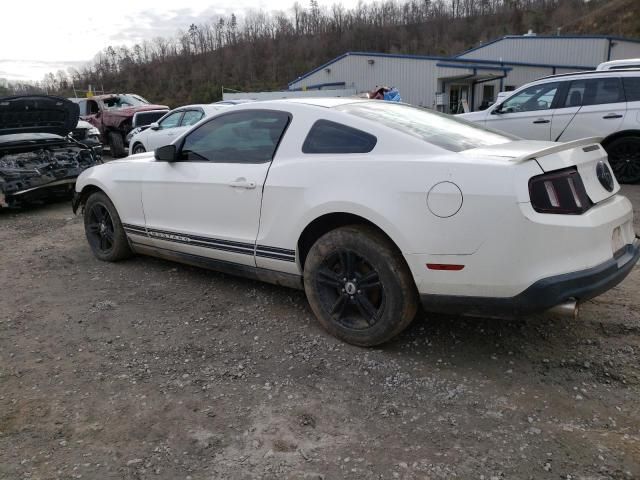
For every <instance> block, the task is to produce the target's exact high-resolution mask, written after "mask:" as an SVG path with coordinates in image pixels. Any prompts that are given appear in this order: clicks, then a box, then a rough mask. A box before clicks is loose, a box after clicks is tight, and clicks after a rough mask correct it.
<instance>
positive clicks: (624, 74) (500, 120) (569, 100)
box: [459, 61, 640, 183]
mask: <svg viewBox="0 0 640 480" xmlns="http://www.w3.org/2000/svg"><path fill="white" fill-rule="evenodd" d="M618 62H619V61H618ZM620 65H621V64H620V63H616V64H610V65H603V66H601V68H602V69H601V70H595V71H590V72H578V73H569V74H563V75H554V76H550V77H545V78H542V79H540V80H537V81H535V82H532V83H529V84H527V85H524V86H523V87H521V88H519V89H518V90H515V91H514V92H513V93H512V94H510V95H509V96H507V97H506V98H504V99H502V100H501V101H498V102H497V103H495V104H494V105H492V106H491V107H489V108H488V109H487V110H484V111H481V112H472V113H465V114H461V115H459V116H460V117H461V118H464V119H465V120H469V121H473V122H476V123H479V124H480V125H483V126H487V127H491V128H494V129H497V130H501V131H504V132H508V133H511V134H513V135H517V136H518V137H521V138H526V139H530V140H546V141H548V140H551V141H556V142H566V141H571V140H576V139H579V138H585V137H592V136H597V137H599V138H600V143H601V144H602V146H603V147H604V148H605V150H606V151H607V153H608V155H609V162H610V163H611V166H612V168H613V171H614V173H615V175H616V177H617V178H618V180H619V181H620V182H623V183H637V182H640V69H628V68H614V67H616V66H620ZM622 66H623V67H626V64H622Z"/></svg>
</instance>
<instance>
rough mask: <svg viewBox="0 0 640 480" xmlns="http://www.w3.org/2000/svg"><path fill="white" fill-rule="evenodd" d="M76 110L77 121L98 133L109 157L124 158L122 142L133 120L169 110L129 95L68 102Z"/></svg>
mask: <svg viewBox="0 0 640 480" xmlns="http://www.w3.org/2000/svg"><path fill="white" fill-rule="evenodd" d="M72 100H73V101H75V102H76V103H77V104H78V105H79V107H80V117H81V118H82V119H83V120H86V121H87V122H89V123H91V124H92V125H93V126H94V127H96V128H97V129H98V130H100V135H101V136H102V142H103V143H104V144H106V145H109V149H110V150H111V156H113V157H115V158H120V157H124V156H126V155H127V150H126V148H125V138H126V136H127V133H129V131H131V130H132V128H133V116H134V115H135V114H136V113H137V112H143V111H148V110H169V107H167V106H166V105H153V104H150V103H149V102H148V101H147V100H145V99H144V98H142V97H141V96H139V95H135V94H131V93H120V94H108V95H96V96H94V97H90V98H77V99H72Z"/></svg>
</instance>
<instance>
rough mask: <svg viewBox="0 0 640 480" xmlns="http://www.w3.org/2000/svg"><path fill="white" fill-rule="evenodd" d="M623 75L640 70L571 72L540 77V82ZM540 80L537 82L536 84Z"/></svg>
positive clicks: (639, 69) (639, 71) (621, 69)
mask: <svg viewBox="0 0 640 480" xmlns="http://www.w3.org/2000/svg"><path fill="white" fill-rule="evenodd" d="M621 73H640V68H620V69H615V70H588V71H586V72H571V73H559V74H557V75H547V76H546V77H540V78H539V79H538V80H549V79H553V78H565V77H576V76H581V75H585V76H590V75H605V76H606V75H619V74H621ZM538 80H535V81H536V82H537V81H538Z"/></svg>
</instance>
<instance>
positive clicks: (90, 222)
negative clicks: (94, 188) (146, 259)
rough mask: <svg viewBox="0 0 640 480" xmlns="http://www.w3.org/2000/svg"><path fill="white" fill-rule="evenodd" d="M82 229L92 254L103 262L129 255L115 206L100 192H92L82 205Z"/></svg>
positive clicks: (125, 236)
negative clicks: (83, 205)
mask: <svg viewBox="0 0 640 480" xmlns="http://www.w3.org/2000/svg"><path fill="white" fill-rule="evenodd" d="M84 230H85V234H86V236H87V240H88V242H89V246H90V247H91V250H92V251H93V254H94V255H95V256H96V257H97V258H98V259H100V260H103V261H105V262H116V261H118V260H122V259H125V258H127V257H129V256H131V253H132V252H131V248H130V247H129V242H128V241H127V235H126V233H125V231H124V228H123V227H122V222H120V216H119V215H118V212H117V211H116V208H115V207H114V206H113V203H111V200H109V197H107V196H106V195H105V194H104V193H102V192H95V193H92V194H91V195H90V196H89V198H88V199H87V203H86V204H85V207H84Z"/></svg>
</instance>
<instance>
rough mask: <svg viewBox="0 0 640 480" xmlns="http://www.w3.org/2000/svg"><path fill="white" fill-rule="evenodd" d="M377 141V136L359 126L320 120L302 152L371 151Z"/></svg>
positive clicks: (313, 127) (308, 137)
mask: <svg viewBox="0 0 640 480" xmlns="http://www.w3.org/2000/svg"><path fill="white" fill-rule="evenodd" d="M376 143H378V139H377V138H376V137H375V136H373V135H371V134H369V133H367V132H363V131H362V130H358V129H357V128H352V127H348V126H346V125H343V124H341V123H336V122H331V121H329V120H318V121H317V122H316V123H314V124H313V126H312V127H311V130H309V134H308V135H307V138H306V139H305V140H304V143H303V144H302V153H369V152H370V151H371V150H373V148H374V147H375V146H376Z"/></svg>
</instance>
